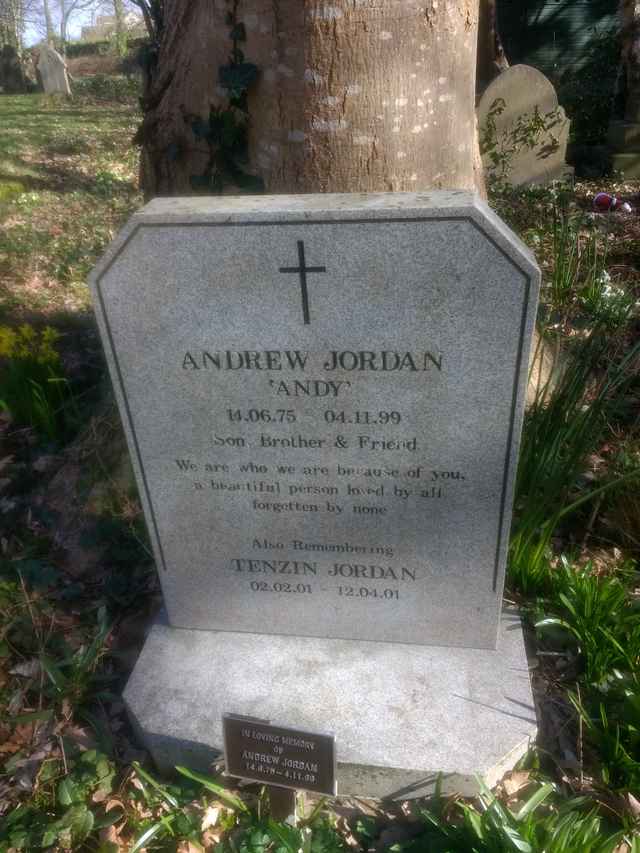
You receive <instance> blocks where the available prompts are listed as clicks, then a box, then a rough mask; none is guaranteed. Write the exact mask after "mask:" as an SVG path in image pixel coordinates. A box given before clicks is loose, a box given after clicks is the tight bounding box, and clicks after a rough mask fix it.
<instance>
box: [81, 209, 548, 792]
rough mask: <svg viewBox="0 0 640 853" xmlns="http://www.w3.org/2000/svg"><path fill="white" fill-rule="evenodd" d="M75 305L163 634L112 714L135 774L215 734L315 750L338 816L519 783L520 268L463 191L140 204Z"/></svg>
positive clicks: (530, 289) (531, 287)
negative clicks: (122, 718) (253, 728)
mask: <svg viewBox="0 0 640 853" xmlns="http://www.w3.org/2000/svg"><path fill="white" fill-rule="evenodd" d="M92 287H93V292H94V299H95V305H96V310H97V315H98V321H99V324H100V329H101V334H102V338H103V341H104V343H105V348H106V352H107V358H108V361H109V367H110V370H111V375H112V379H113V382H114V387H115V391H116V395H117V398H118V402H119V406H120V410H121V413H122V416H123V421H124V424H125V429H126V431H127V436H128V441H129V446H130V450H131V455H132V458H133V462H134V466H135V468H136V473H137V478H138V484H139V488H140V495H141V500H142V503H143V506H144V510H145V515H146V518H147V522H148V526H149V532H150V536H151V540H152V542H153V546H154V551H155V556H156V561H157V565H158V570H159V574H160V579H161V582H162V586H163V592H164V597H165V602H166V607H167V612H168V619H169V622H170V626H171V627H169V625H163V624H158V625H156V626H155V627H154V629H153V630H152V633H151V635H150V637H149V639H148V641H147V644H146V646H145V649H144V651H143V653H142V656H141V658H140V660H139V662H138V665H137V666H136V670H135V672H134V674H133V676H132V678H131V680H130V683H129V685H128V687H127V691H126V696H125V698H126V701H127V704H128V706H129V709H130V711H131V713H132V716H133V719H134V721H135V723H136V725H137V726H138V728H139V729H140V732H141V735H142V737H143V738H144V740H145V743H146V744H147V745H148V747H149V748H150V749H151V751H152V753H153V755H154V758H155V760H156V761H157V763H158V764H159V765H161V766H164V767H168V766H170V765H171V764H173V763H179V762H182V763H187V764H189V763H191V764H192V765H196V766H202V765H203V764H204V765H206V763H207V761H209V760H210V759H211V758H212V757H213V756H214V755H215V753H216V751H217V750H219V749H220V748H221V745H222V739H221V720H222V714H223V713H225V712H231V713H235V714H241V715H245V716H253V717H258V718H266V719H270V720H271V721H272V722H275V723H278V724H281V725H285V726H291V727H295V728H300V729H307V730H311V731H323V730H331V731H333V732H335V733H336V736H337V744H338V760H339V780H340V787H341V790H342V791H343V792H345V793H361V794H364V793H367V794H370V795H389V794H391V793H393V792H397V791H398V789H399V788H404V787H405V786H407V785H410V786H412V788H411V793H414V794H416V793H423V792H424V791H425V790H426V789H428V787H429V785H430V784H432V783H433V778H434V777H433V776H432V777H430V776H429V772H430V771H431V772H433V773H437V772H439V771H444V772H445V773H449V774H452V784H456V785H461V784H462V785H464V784H465V782H468V781H469V779H472V778H473V775H474V773H476V772H480V773H484V774H485V775H486V776H487V777H488V778H489V779H491V778H492V774H493V775H494V776H495V774H496V773H499V771H500V770H502V769H504V768H505V765H504V764H503V758H504V756H505V755H507V754H509V755H510V760H511V762H512V763H513V761H515V760H516V758H517V757H518V756H519V755H520V754H521V753H522V751H523V750H524V749H525V748H526V745H527V742H528V738H529V736H530V735H531V734H532V733H533V732H534V730H535V713H534V711H533V705H532V701H531V694H530V686H529V679H528V673H527V664H526V657H525V654H524V646H523V640H522V633H521V629H520V628H519V626H518V622H517V617H513V616H506V617H504V618H503V621H502V625H500V609H501V599H502V587H503V582H504V570H505V558H506V549H507V541H508V535H509V525H510V518H511V502H512V496H513V483H514V476H515V469H516V461H517V448H518V440H519V433H520V425H521V419H522V409H523V399H524V392H525V386H526V372H527V359H528V351H529V343H530V337H531V332H532V328H533V323H534V317H535V308H536V298H537V288H538V271H537V268H536V266H535V262H534V261H533V259H532V257H531V256H530V254H529V253H528V251H527V250H526V248H525V247H524V246H523V245H522V244H521V243H520V242H519V241H518V240H517V238H515V236H514V235H513V234H512V233H511V232H509V231H508V229H507V228H506V227H505V226H504V225H503V224H502V223H501V222H500V221H499V220H498V219H497V217H496V216H495V215H494V214H493V213H492V212H491V211H490V210H489V208H488V207H487V206H486V205H485V204H484V203H482V202H480V201H478V200H477V199H475V198H474V197H473V196H472V195H471V194H469V193H465V192H437V193H435V192H434V193H425V194H415V195H414V194H378V195H353V196H350V195H345V196H340V195H322V196H297V197H293V196H292V197H288V196H276V197H255V198H249V197H244V198H218V199H210V198H209V199H204V198H202V199H156V200H155V201H153V202H151V203H150V204H149V205H147V206H146V207H145V208H144V209H143V210H142V211H141V212H140V213H139V214H137V215H136V216H134V217H133V219H132V220H131V222H130V224H129V225H128V226H127V227H126V228H125V230H124V232H123V233H122V234H121V236H120V237H119V238H118V239H117V241H116V242H115V243H114V245H113V247H112V248H111V250H110V251H109V253H108V254H107V256H106V257H105V259H104V260H103V261H102V263H101V264H100V266H99V267H98V268H97V270H96V271H95V272H94V274H93V276H92ZM194 629H199V630H194ZM407 795H410V794H409V793H408V794H407Z"/></svg>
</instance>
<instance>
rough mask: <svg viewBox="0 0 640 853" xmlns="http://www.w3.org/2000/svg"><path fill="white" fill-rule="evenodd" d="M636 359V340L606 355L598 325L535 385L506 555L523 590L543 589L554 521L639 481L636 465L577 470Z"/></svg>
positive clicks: (621, 398) (613, 411) (620, 405)
mask: <svg viewBox="0 0 640 853" xmlns="http://www.w3.org/2000/svg"><path fill="white" fill-rule="evenodd" d="M543 345H544V338H543V337H542V336H541V337H540V338H539V342H538V346H543ZM638 358H640V343H638V344H636V345H635V346H634V347H631V348H630V349H629V351H628V352H627V353H626V354H625V355H624V356H622V357H621V358H611V352H610V340H609V336H608V331H607V328H606V327H602V326H598V327H596V328H595V329H593V330H592V331H591V332H590V334H588V335H587V336H586V337H584V338H582V339H577V340H576V341H575V342H574V343H573V344H572V346H571V348H569V349H567V350H566V352H565V353H564V356H563V362H562V364H561V365H558V364H556V365H555V369H552V370H551V371H550V373H549V376H548V378H547V379H546V381H545V382H543V383H542V384H541V385H540V387H538V388H537V389H536V393H535V399H534V400H533V401H532V403H531V405H530V406H529V408H528V409H527V411H526V413H525V420H524V427H523V434H522V444H521V448H520V462H519V466H518V475H517V480H516V498H515V504H514V522H513V526H512V530H511V543H510V556H509V578H510V582H511V584H512V585H513V587H514V588H515V589H517V590H518V591H519V592H521V593H523V594H525V595H528V594H531V593H538V592H543V591H545V590H546V589H547V588H548V584H549V582H550V571H549V559H550V556H551V539H552V537H553V535H554V534H555V533H556V531H557V529H558V527H559V526H560V525H561V523H565V522H566V520H567V519H568V518H569V517H570V516H571V515H573V514H574V513H576V512H577V510H579V509H580V508H581V507H584V506H585V505H587V504H589V503H590V502H592V501H593V500H594V499H596V498H598V497H599V496H600V495H602V494H603V493H604V492H606V491H608V490H610V489H612V488H613V487H614V486H615V485H620V484H621V483H622V482H629V481H635V482H638V481H639V480H640V469H639V468H637V467H633V468H631V469H630V470H628V471H627V472H626V473H625V474H623V475H622V476H621V477H619V478H618V479H617V480H612V479H609V480H607V481H606V482H604V483H602V484H600V485H598V484H594V483H593V482H592V481H590V480H589V479H587V478H585V477H584V474H585V472H586V471H587V470H588V458H589V455H590V454H592V453H593V452H594V451H595V450H596V449H597V448H598V447H599V445H600V444H601V443H602V441H603V440H604V437H605V436H606V435H608V434H609V429H610V423H611V421H612V420H615V419H616V418H618V417H620V415H621V413H622V410H623V409H624V407H625V406H627V405H628V399H627V392H628V389H629V387H630V385H631V384H632V383H633V381H634V379H635V369H636V367H637V362H638Z"/></svg>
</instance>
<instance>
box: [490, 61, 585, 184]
mask: <svg viewBox="0 0 640 853" xmlns="http://www.w3.org/2000/svg"><path fill="white" fill-rule="evenodd" d="M502 102H504V103H503V104H502ZM496 105H501V106H503V107H504V109H503V111H502V112H500V113H498V112H495V113H494V115H493V121H495V135H494V132H491V139H492V141H495V145H496V150H498V151H499V150H500V149H501V148H506V149H510V148H511V147H512V140H513V138H514V136H515V135H520V134H519V128H522V127H523V125H526V124H527V122H528V120H529V119H530V118H531V117H533V116H534V113H535V109H536V107H537V109H538V112H539V114H540V115H541V116H542V117H548V125H550V127H549V129H548V130H546V131H542V132H541V133H540V134H539V135H538V137H537V138H536V142H535V144H534V145H533V147H529V146H528V145H526V144H523V145H520V146H518V150H516V151H515V152H514V153H513V154H512V156H510V158H509V159H508V162H506V173H505V174H504V178H505V179H506V181H507V182H508V183H510V184H514V185H516V186H518V185H521V184H544V183H548V182H550V181H557V180H563V179H566V178H570V177H571V176H572V175H573V169H572V168H571V167H570V166H567V164H566V163H565V157H566V152H567V143H568V141H569V128H570V122H569V120H568V119H567V117H566V115H565V112H564V109H563V108H562V107H561V106H559V104H558V96H557V95H556V91H555V89H554V88H553V86H552V84H551V82H550V81H549V80H548V79H547V78H546V77H545V76H544V74H542V73H541V72H540V71H538V70H537V69H536V68H531V67H530V66H528V65H514V66H512V67H511V68H508V69H506V70H505V71H503V72H501V73H500V74H499V75H498V77H496V78H495V80H493V81H492V82H491V83H490V84H489V85H488V86H487V88H486V89H485V91H484V92H483V94H482V97H481V98H480V101H479V103H478V107H477V114H478V127H479V130H480V138H481V139H483V136H484V134H486V131H487V127H488V122H489V121H490V120H491V113H492V111H493V110H494V108H495V107H496ZM482 161H483V164H484V167H485V171H486V172H487V174H490V175H491V174H493V175H495V176H497V177H502V175H501V173H500V167H498V170H496V167H495V164H494V163H493V162H492V159H491V156H490V154H488V153H484V154H483V158H482Z"/></svg>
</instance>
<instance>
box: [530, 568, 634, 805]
mask: <svg viewBox="0 0 640 853" xmlns="http://www.w3.org/2000/svg"><path fill="white" fill-rule="evenodd" d="M549 577H550V586H549V595H548V597H547V598H546V599H545V601H544V602H543V603H539V604H538V609H539V610H540V611H544V613H545V615H544V617H543V618H542V619H539V620H538V622H537V623H536V627H537V629H538V631H539V632H540V635H541V639H542V641H543V643H546V644H547V645H549V646H551V647H552V648H559V649H561V650H562V654H564V655H565V656H568V657H571V658H572V659H573V660H572V663H573V665H572V666H570V667H568V668H567V671H568V672H569V673H570V674H571V676H570V688H571V689H570V694H569V696H570V699H571V701H572V703H573V705H574V706H575V708H576V710H577V712H578V715H579V717H580V719H581V720H582V724H583V725H584V728H585V732H586V738H587V741H588V743H589V744H590V746H591V749H592V750H593V752H594V754H595V756H596V759H595V760H594V761H593V765H594V768H595V769H594V773H595V774H596V775H597V777H598V781H599V782H600V783H603V784H605V785H607V786H608V787H610V788H614V789H621V790H631V791H638V790H640V608H638V606H637V602H636V601H635V600H634V598H633V596H632V595H631V594H630V587H631V588H632V587H633V585H634V584H635V583H636V581H637V573H636V571H635V567H634V566H633V564H622V565H621V566H620V567H618V570H617V572H615V573H611V574H604V575H602V574H599V573H598V572H596V571H595V570H594V568H593V566H592V565H591V563H587V565H585V566H583V567H575V566H572V565H571V564H570V562H569V561H568V560H567V559H566V558H562V559H561V560H560V563H559V565H558V566H557V567H556V568H555V569H553V570H552V571H551V573H550V576H549ZM571 681H573V683H571Z"/></svg>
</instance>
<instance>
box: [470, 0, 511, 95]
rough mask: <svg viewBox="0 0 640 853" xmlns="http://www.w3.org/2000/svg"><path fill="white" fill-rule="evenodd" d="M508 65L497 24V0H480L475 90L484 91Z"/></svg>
mask: <svg viewBox="0 0 640 853" xmlns="http://www.w3.org/2000/svg"><path fill="white" fill-rule="evenodd" d="M508 67H509V61H508V59H507V55H506V53H505V50H504V46H503V44H502V39H501V37H500V28H499V25H498V4H497V0H480V15H479V22H478V64H477V85H476V89H477V92H478V93H479V94H481V93H482V92H484V90H485V89H486V88H487V86H488V85H489V83H491V81H492V80H493V79H494V78H495V77H497V76H498V74H500V72H501V71H504V70H505V69H506V68H508Z"/></svg>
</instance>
